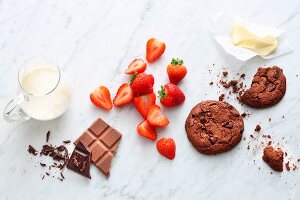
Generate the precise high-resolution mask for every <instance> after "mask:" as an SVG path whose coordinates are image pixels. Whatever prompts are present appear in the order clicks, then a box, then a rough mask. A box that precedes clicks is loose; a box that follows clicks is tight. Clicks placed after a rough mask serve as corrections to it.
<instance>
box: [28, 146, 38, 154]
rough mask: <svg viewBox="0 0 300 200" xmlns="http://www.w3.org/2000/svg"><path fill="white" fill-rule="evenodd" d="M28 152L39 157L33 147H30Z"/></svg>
mask: <svg viewBox="0 0 300 200" xmlns="http://www.w3.org/2000/svg"><path fill="white" fill-rule="evenodd" d="M27 151H28V152H29V153H31V154H33V155H35V156H36V155H37V150H35V148H33V146H31V145H29V146H28V150H27Z"/></svg>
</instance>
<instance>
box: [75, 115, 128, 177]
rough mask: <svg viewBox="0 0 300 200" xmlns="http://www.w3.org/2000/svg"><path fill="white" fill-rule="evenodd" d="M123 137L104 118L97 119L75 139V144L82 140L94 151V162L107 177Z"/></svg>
mask: <svg viewBox="0 0 300 200" xmlns="http://www.w3.org/2000/svg"><path fill="white" fill-rule="evenodd" d="M121 138H122V135H121V133H119V132H118V131H117V130H115V129H113V128H112V127H110V126H109V125H108V124H107V123H106V122H104V121H103V120H102V119H97V120H96V121H95V122H94V123H93V124H92V125H91V126H90V127H89V128H88V129H87V130H86V131H84V133H83V134H82V135H81V136H80V137H79V138H78V139H77V140H76V141H75V144H79V142H82V143H83V144H84V145H85V146H86V147H87V149H88V150H90V152H91V153H92V161H93V163H94V164H95V165H96V166H97V167H98V168H99V169H100V170H101V171H102V172H103V173H104V175H105V176H106V177H109V175H110V172H109V171H110V165H111V162H112V159H113V157H114V155H115V154H116V152H117V148H118V146H119V143H120V140H121Z"/></svg>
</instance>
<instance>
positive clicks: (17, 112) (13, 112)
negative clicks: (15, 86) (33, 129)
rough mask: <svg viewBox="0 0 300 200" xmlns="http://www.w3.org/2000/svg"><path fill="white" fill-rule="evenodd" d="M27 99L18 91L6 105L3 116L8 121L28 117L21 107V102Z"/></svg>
mask: <svg viewBox="0 0 300 200" xmlns="http://www.w3.org/2000/svg"><path fill="white" fill-rule="evenodd" d="M24 101H28V99H27V98H26V97H25V96H24V95H23V94H22V93H19V94H18V95H17V96H16V97H15V98H14V99H12V100H10V101H9V102H8V104H7V105H6V107H5V109H4V112H3V117H4V119H5V120H6V121H8V122H10V123H18V122H24V121H27V120H29V119H30V116H29V115H27V114H26V113H25V111H24V110H23V109H22V108H21V104H22V103H23V102H24Z"/></svg>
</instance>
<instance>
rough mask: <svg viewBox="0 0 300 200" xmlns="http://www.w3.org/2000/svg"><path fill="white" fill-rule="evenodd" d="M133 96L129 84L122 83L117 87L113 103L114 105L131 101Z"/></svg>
mask: <svg viewBox="0 0 300 200" xmlns="http://www.w3.org/2000/svg"><path fill="white" fill-rule="evenodd" d="M133 97H134V95H133V92H132V90H131V87H130V85H129V84H128V83H124V84H123V85H121V86H120V87H119V89H118V92H117V94H116V96H115V98H114V101H113V103H114V105H115V106H122V105H125V104H128V103H130V102H132V101H133Z"/></svg>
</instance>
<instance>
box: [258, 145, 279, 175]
mask: <svg viewBox="0 0 300 200" xmlns="http://www.w3.org/2000/svg"><path fill="white" fill-rule="evenodd" d="M262 159H263V160H264V161H265V162H266V163H267V164H268V165H269V166H270V167H271V168H272V169H274V170H275V171H278V172H282V171H283V151H282V150H281V149H280V148H278V149H277V150H276V149H274V148H273V147H272V146H270V145H269V146H267V147H266V148H265V149H264V154H263V157H262Z"/></svg>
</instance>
